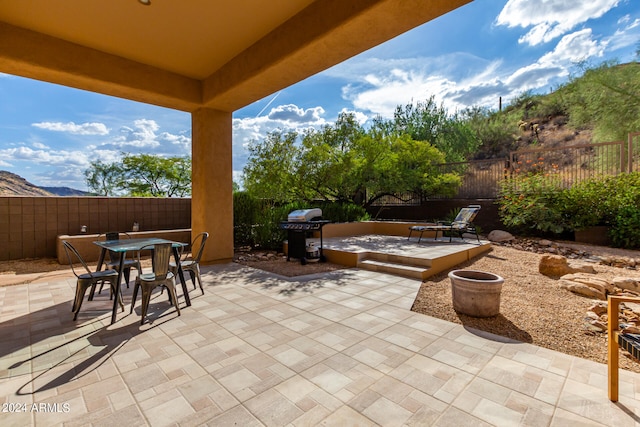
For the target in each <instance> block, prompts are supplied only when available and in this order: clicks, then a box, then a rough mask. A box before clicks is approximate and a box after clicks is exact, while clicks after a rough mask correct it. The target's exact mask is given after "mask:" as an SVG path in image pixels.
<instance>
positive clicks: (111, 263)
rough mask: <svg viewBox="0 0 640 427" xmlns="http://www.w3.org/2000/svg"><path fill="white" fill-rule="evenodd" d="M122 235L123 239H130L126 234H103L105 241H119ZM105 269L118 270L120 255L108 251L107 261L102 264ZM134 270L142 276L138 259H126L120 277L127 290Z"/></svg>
mask: <svg viewBox="0 0 640 427" xmlns="http://www.w3.org/2000/svg"><path fill="white" fill-rule="evenodd" d="M121 234H122V235H123V236H124V237H125V238H127V239H128V238H130V237H129V235H128V234H127V233H120V232H114V231H110V232H108V233H105V234H104V236H105V240H120V235H121ZM100 237H102V235H100V236H98V240H100ZM103 265H104V266H105V268H106V269H108V270H109V269H110V270H116V271H118V269H119V268H120V254H119V253H117V252H114V251H109V260H108V261H105V262H104V263H103ZM132 268H135V269H137V270H138V275H140V274H142V266H141V265H140V260H138V259H126V258H125V260H124V263H123V265H122V275H123V276H124V281H125V283H126V284H127V288H128V287H129V280H130V278H131V269H132ZM100 292H102V286H101V287H100V289H99V290H98V293H100Z"/></svg>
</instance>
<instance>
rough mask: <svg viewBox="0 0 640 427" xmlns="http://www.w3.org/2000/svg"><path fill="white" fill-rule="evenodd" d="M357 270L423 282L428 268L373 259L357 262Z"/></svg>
mask: <svg viewBox="0 0 640 427" xmlns="http://www.w3.org/2000/svg"><path fill="white" fill-rule="evenodd" d="M358 268H362V269H363V270H369V271H377V272H380V273H389V274H395V275H397V276H402V277H409V278H411V279H419V280H424V279H425V278H427V277H428V276H429V274H428V271H429V268H428V267H425V266H416V265H408V264H398V263H395V262H388V261H377V260H373V259H364V260H362V261H359V262H358Z"/></svg>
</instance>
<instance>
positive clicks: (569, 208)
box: [498, 172, 640, 249]
mask: <svg viewBox="0 0 640 427" xmlns="http://www.w3.org/2000/svg"><path fill="white" fill-rule="evenodd" d="M498 203H499V205H500V217H501V219H502V222H503V223H504V224H505V225H506V226H509V227H513V228H514V229H515V231H518V232H526V231H532V230H534V231H541V232H547V231H548V232H553V233H562V232H564V231H574V230H579V229H582V228H585V227H589V226H594V225H607V226H609V227H610V232H609V234H610V237H611V240H612V242H613V244H614V245H615V246H619V247H623V248H629V249H631V248H639V247H640V173H639V172H633V173H623V174H620V175H616V176H607V177H595V178H591V179H587V180H585V181H582V182H580V183H579V184H577V185H575V186H574V187H572V188H570V189H563V188H561V182H560V177H559V176H558V175H542V174H540V173H538V174H528V175H523V176H517V177H515V178H512V179H510V180H507V181H505V182H504V183H503V185H502V188H501V191H500V199H499V201H498Z"/></svg>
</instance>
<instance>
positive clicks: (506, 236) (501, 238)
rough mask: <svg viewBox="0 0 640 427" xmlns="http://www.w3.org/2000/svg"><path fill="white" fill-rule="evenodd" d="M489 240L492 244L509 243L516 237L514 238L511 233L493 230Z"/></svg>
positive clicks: (488, 237)
mask: <svg viewBox="0 0 640 427" xmlns="http://www.w3.org/2000/svg"><path fill="white" fill-rule="evenodd" d="M487 239H489V240H490V241H492V242H508V241H510V240H514V239H515V237H514V236H513V234H511V233H509V232H508V231H503V230H493V231H491V232H490V233H489V235H488V236H487Z"/></svg>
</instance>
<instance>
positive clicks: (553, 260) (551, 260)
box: [538, 254, 575, 277]
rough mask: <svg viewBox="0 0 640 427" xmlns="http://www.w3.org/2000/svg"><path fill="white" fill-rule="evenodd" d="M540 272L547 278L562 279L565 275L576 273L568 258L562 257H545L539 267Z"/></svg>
mask: <svg viewBox="0 0 640 427" xmlns="http://www.w3.org/2000/svg"><path fill="white" fill-rule="evenodd" d="M538 271H539V272H540V273H541V274H544V275H545V276H554V277H560V276H564V275H565V274H569V273H574V272H575V270H573V269H572V268H571V267H569V264H568V262H567V258H565V257H563V256H562V255H548V254H547V255H543V256H542V258H541V259H540V264H539V265H538Z"/></svg>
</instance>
